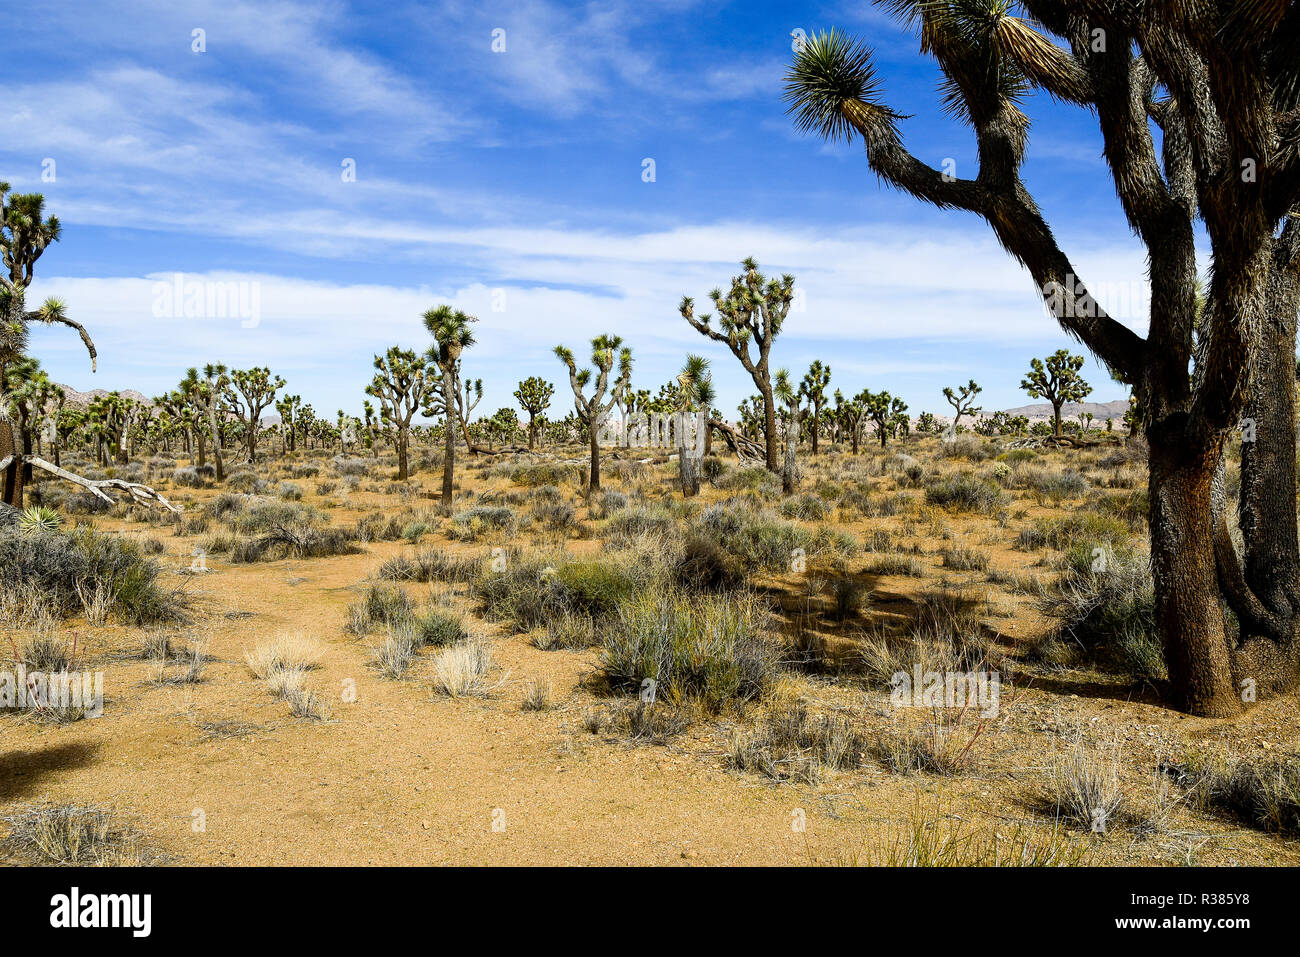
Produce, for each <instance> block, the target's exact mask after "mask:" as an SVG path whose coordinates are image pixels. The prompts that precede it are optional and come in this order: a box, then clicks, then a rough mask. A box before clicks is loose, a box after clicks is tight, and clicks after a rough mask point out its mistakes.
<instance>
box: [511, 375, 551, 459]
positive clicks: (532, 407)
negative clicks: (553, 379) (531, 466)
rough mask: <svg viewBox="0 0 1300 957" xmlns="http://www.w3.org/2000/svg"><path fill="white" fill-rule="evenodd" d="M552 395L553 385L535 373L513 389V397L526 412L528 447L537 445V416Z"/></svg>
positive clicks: (547, 404) (540, 413)
mask: <svg viewBox="0 0 1300 957" xmlns="http://www.w3.org/2000/svg"><path fill="white" fill-rule="evenodd" d="M553 395H555V386H553V385H551V384H550V383H549V382H546V381H544V380H542V379H540V378H538V377H537V376H535V375H530V376H529V377H528V378H527V379H525V380H524V381H523V382H521V383H519V388H517V389H515V399H516V400H518V402H519V407H520V408H521V409H523V410H524V411H525V412H527V413H528V447H529V448H530V449H531V448H534V447H536V445H537V418H538V416H540V415H542V413H544V412H545V411H546V410H547V408H548V407H549V406H550V404H551V396H553Z"/></svg>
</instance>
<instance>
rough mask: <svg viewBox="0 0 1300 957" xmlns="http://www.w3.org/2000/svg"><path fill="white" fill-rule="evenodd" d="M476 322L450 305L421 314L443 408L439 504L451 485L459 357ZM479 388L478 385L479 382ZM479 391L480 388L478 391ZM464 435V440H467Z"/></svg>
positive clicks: (471, 337)
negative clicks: (438, 374) (430, 342)
mask: <svg viewBox="0 0 1300 957" xmlns="http://www.w3.org/2000/svg"><path fill="white" fill-rule="evenodd" d="M475 322H478V319H476V318H475V317H474V316H470V315H466V314H465V313H463V312H461V311H460V310H459V309H452V308H451V306H438V307H436V308H434V309H430V310H429V311H428V312H426V313H425V314H424V327H425V328H426V329H427V330H429V333H430V334H431V335H432V336H433V338H434V341H435V343H436V344H435V345H434V346H433V347H432V348H431V349H430V350H429V355H430V358H432V359H433V360H434V362H436V363H437V366H438V369H439V371H440V372H441V382H440V385H441V392H442V396H441V400H442V401H441V405H442V411H443V433H444V436H443V441H444V448H443V463H442V504H444V505H450V504H451V498H452V485H453V482H454V476H455V470H456V421H455V420H456V418H457V414H456V407H457V401H458V392H457V388H456V387H457V380H458V378H459V376H460V357H461V353H463V352H464V351H465V350H466V349H468V348H469V347H470V346H472V345H473V344H474V331H473V330H472V329H471V328H470V325H471V323H475ZM480 390H481V386H480ZM481 394H482V392H481V391H480V395H481ZM468 438H469V437H468V435H467V436H466V441H467V442H468Z"/></svg>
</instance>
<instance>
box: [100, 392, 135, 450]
mask: <svg viewBox="0 0 1300 957" xmlns="http://www.w3.org/2000/svg"><path fill="white" fill-rule="evenodd" d="M139 413H140V406H139V403H137V402H136V401H135V400H134V399H130V398H127V397H126V396H124V395H122V393H120V392H110V393H108V394H107V395H102V396H99V397H98V398H96V399H92V400H91V402H90V407H89V408H88V409H87V414H88V415H89V417H90V419H91V420H92V421H93V422H96V423H97V424H98V425H99V429H98V432H97V434H99V435H101V436H102V437H103V438H104V439H106V440H107V441H108V443H109V444H110V445H111V446H112V448H113V461H114V462H116V463H117V464H118V465H125V464H126V463H127V449H126V441H127V436H128V435H129V434H130V432H131V428H132V426H133V425H134V424H135V421H136V419H137V418H138V416H139Z"/></svg>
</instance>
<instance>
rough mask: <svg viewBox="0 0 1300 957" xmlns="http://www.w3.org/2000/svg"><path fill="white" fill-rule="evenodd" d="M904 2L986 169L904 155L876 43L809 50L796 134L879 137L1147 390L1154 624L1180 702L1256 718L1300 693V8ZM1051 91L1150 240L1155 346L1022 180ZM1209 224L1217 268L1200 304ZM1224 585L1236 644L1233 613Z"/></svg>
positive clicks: (1115, 368)
mask: <svg viewBox="0 0 1300 957" xmlns="http://www.w3.org/2000/svg"><path fill="white" fill-rule="evenodd" d="M893 7H894V9H895V10H896V11H897V12H899V13H900V14H901V15H902V16H903V17H904V18H905V19H906V20H907V21H908V22H909V23H911V24H913V25H914V26H916V27H917V28H918V30H919V32H920V34H921V39H922V49H923V50H924V51H925V52H926V53H929V54H930V55H932V56H933V57H934V58H935V59H936V60H937V61H938V65H939V68H940V70H941V71H942V72H943V73H944V75H945V78H946V79H945V97H946V100H947V104H948V107H949V109H951V110H952V111H954V112H955V113H956V114H957V115H959V116H960V117H961V118H962V119H963V120H965V121H966V122H967V124H968V125H969V127H970V128H971V130H972V132H973V134H974V137H975V140H976V144H977V147H978V149H977V154H978V157H979V160H978V169H977V171H976V174H975V176H974V177H972V178H961V177H957V176H955V175H951V171H949V172H948V174H947V175H945V174H944V173H940V172H939V171H938V170H935V169H932V168H930V167H928V166H927V165H926V164H924V163H923V162H921V161H920V160H919V159H917V158H916V157H915V156H913V155H912V154H911V153H909V152H908V151H907V150H906V149H905V148H904V146H903V144H902V139H901V137H900V135H899V131H898V125H899V121H900V120H901V119H902V118H903V117H902V116H901V115H900V114H899V113H896V112H894V111H893V110H891V109H890V108H889V107H887V106H885V105H884V104H883V103H882V102H881V100H880V96H879V86H878V83H877V81H876V77H875V72H874V64H873V62H872V60H873V55H872V53H871V51H870V50H869V49H867V48H865V47H863V46H861V45H859V44H857V43H855V42H854V41H852V40H850V39H849V38H847V37H846V36H844V35H843V34H840V33H837V32H834V31H832V32H831V33H829V34H822V35H820V36H817V37H814V38H810V39H809V40H808V41H807V42H806V43H804V44H801V46H800V50H799V52H798V53H797V55H796V61H795V64H794V67H793V69H792V70H791V72H790V74H789V85H788V89H787V97H788V99H789V101H790V103H791V107H792V110H793V111H794V112H795V114H796V116H797V122H798V125H799V126H800V127H802V128H803V129H807V130H815V131H818V132H820V133H821V134H822V135H823V136H826V137H830V138H835V137H855V136H858V135H860V136H861V137H862V138H863V141H864V143H865V145H866V148H867V161H868V164H869V165H870V167H871V168H872V170H873V171H874V172H875V173H876V174H877V175H878V176H879V177H880V178H881V179H883V180H884V181H885V182H887V183H890V184H891V185H894V186H896V187H898V188H900V189H902V190H904V191H906V192H908V193H910V194H911V195H913V196H915V197H916V198H918V199H920V200H922V201H924V202H929V203H932V204H934V205H936V206H939V207H941V208H944V209H961V210H966V211H968V212H971V213H974V214H976V215H978V216H981V217H983V218H984V219H985V220H986V221H987V222H988V223H989V225H990V226H991V227H992V229H993V231H994V233H995V234H996V236H997V238H998V240H999V242H1000V243H1001V244H1002V246H1003V247H1004V248H1006V249H1007V250H1008V252H1010V253H1011V255H1012V256H1014V257H1015V258H1016V259H1017V260H1019V262H1020V263H1021V264H1022V265H1024V266H1025V267H1026V268H1027V269H1028V270H1029V272H1030V274H1031V275H1032V276H1033V278H1034V281H1035V283H1036V284H1037V285H1038V287H1039V291H1040V294H1041V295H1042V297H1043V300H1044V302H1045V303H1046V305H1047V306H1048V309H1049V311H1050V312H1051V313H1052V314H1053V315H1054V317H1055V318H1056V319H1057V321H1058V322H1059V323H1060V325H1061V326H1062V328H1064V329H1065V331H1066V332H1068V333H1070V334H1071V335H1073V336H1075V337H1076V338H1078V339H1079V340H1081V341H1082V342H1083V343H1084V345H1086V346H1087V347H1088V348H1089V349H1090V350H1091V351H1092V352H1093V354H1094V355H1096V356H1097V358H1098V359H1099V360H1100V361H1101V362H1103V363H1104V364H1105V365H1106V366H1107V367H1108V368H1109V370H1110V371H1111V373H1112V374H1113V375H1116V376H1118V377H1119V378H1120V379H1121V380H1122V381H1123V382H1125V383H1128V384H1130V385H1131V386H1132V387H1133V389H1134V392H1135V394H1136V397H1137V399H1138V400H1139V402H1140V404H1141V407H1142V414H1143V418H1142V425H1143V428H1144V431H1145V433H1146V438H1147V444H1148V448H1149V469H1148V474H1149V489H1148V491H1149V500H1150V503H1151V515H1150V529H1151V559H1152V562H1151V564H1152V573H1153V578H1154V583H1155V618H1156V622H1157V628H1158V631H1159V633H1160V637H1161V641H1162V645H1163V648H1164V655H1165V663H1166V666H1167V668H1168V671H1169V676H1170V684H1171V687H1172V690H1173V692H1174V695H1175V698H1176V699H1177V703H1178V704H1179V706H1181V707H1182V708H1184V709H1186V710H1188V711H1191V712H1192V713H1195V714H1201V715H1229V714H1233V713H1235V712H1237V711H1240V709H1241V706H1242V700H1243V696H1244V694H1243V692H1242V691H1241V688H1243V687H1249V688H1255V687H1256V686H1258V688H1259V690H1260V691H1268V690H1275V689H1279V688H1286V687H1291V686H1294V684H1295V682H1296V678H1297V675H1300V641H1297V640H1296V630H1297V619H1298V617H1300V541H1298V538H1297V523H1296V509H1295V500H1296V496H1295V483H1296V477H1295V428H1294V402H1295V396H1294V388H1293V382H1292V379H1293V362H1294V356H1295V341H1296V317H1297V312H1298V311H1300V308H1298V307H1300V270H1297V268H1296V266H1297V263H1300V216H1297V215H1296V214H1297V209H1296V204H1297V200H1300V150H1297V148H1296V136H1297V133H1296V131H1297V126H1296V123H1295V109H1296V107H1297V102H1298V94H1300V57H1298V56H1296V50H1295V40H1294V37H1295V36H1296V35H1297V33H1296V30H1297V26H1298V25H1300V8H1297V7H1296V6H1295V5H1294V4H1288V3H1190V2H1171V3H1165V4H1149V3H1110V2H1100V0H1079V2H1072V0H1071V2H1062V0H1021V2H1020V3H1008V2H1005V0H974V2H961V3H958V2H952V0H950V2H934V0H897V2H895V3H894V4H893ZM1021 10H1023V11H1024V12H1025V13H1026V14H1027V15H1028V16H1027V17H1022V16H1018V15H1017V14H1018V13H1019V12H1020V11H1021ZM1052 37H1055V38H1057V39H1058V40H1059V41H1060V44H1059V45H1058V43H1056V42H1053V39H1052ZM1031 87H1039V88H1041V89H1044V90H1046V91H1047V92H1048V93H1050V94H1051V95H1052V96H1053V97H1055V98H1057V99H1060V100H1063V101H1066V102H1070V103H1075V104H1078V105H1080V106H1082V107H1084V108H1085V109H1087V110H1088V111H1089V114H1090V115H1091V116H1093V117H1095V118H1096V121H1097V123H1098V126H1099V128H1100V132H1101V136H1102V140H1103V144H1104V148H1103V155H1104V157H1105V159H1106V162H1107V163H1108V165H1109V167H1110V172H1111V176H1112V179H1113V181H1114V185H1115V188H1116V192H1117V194H1118V197H1119V201H1120V205H1121V207H1122V208H1123V211H1124V214H1125V216H1126V218H1127V220H1128V222H1129V225H1130V226H1131V228H1132V229H1133V230H1134V232H1135V233H1136V234H1137V235H1138V237H1139V238H1140V239H1141V240H1142V241H1143V242H1144V244H1145V245H1146V247H1147V252H1148V274H1149V276H1150V283H1151V296H1150V300H1149V301H1150V304H1151V305H1150V314H1149V316H1148V323H1147V328H1148V333H1147V335H1146V337H1145V338H1143V337H1142V336H1140V335H1138V334H1137V333H1135V332H1133V331H1132V330H1131V329H1129V328H1128V327H1127V326H1125V325H1124V324H1122V323H1120V322H1118V321H1117V320H1116V319H1114V318H1113V317H1112V316H1110V315H1109V314H1108V313H1107V312H1106V310H1105V309H1103V308H1102V307H1101V306H1099V305H1098V304H1097V302H1096V300H1095V298H1094V297H1093V296H1092V295H1091V294H1090V293H1089V291H1088V288H1087V286H1086V285H1085V284H1083V283H1082V282H1081V281H1080V279H1079V278H1078V272H1077V270H1076V269H1075V268H1074V266H1073V264H1072V263H1071V262H1070V260H1069V258H1068V257H1067V256H1066V255H1065V253H1064V252H1063V251H1062V250H1061V248H1060V246H1059V245H1058V243H1057V241H1056V238H1055V237H1054V235H1053V234H1052V231H1051V229H1050V228H1049V227H1048V225H1047V223H1046V222H1045V220H1044V219H1043V217H1042V214H1041V212H1040V210H1039V207H1038V206H1037V204H1036V203H1035V202H1034V200H1033V197H1032V196H1031V194H1030V193H1029V190H1028V188H1027V186H1026V185H1025V183H1024V181H1023V179H1022V178H1021V176H1020V166H1021V164H1022V163H1023V161H1024V158H1025V153H1026V147H1027V143H1028V128H1029V122H1028V119H1027V117H1026V116H1025V115H1024V114H1023V113H1022V112H1021V110H1020V108H1019V104H1020V103H1021V102H1023V98H1024V94H1025V93H1026V92H1027V91H1028V90H1029V88H1031ZM1153 127H1156V128H1158V129H1159V131H1160V134H1161V142H1160V144H1159V145H1157V143H1156V138H1155V136H1154V134H1153ZM1202 227H1203V230H1204V235H1206V236H1207V237H1208V239H1209V243H1210V254H1211V259H1212V262H1213V268H1212V271H1211V275H1212V279H1211V281H1210V284H1209V289H1208V293H1207V295H1206V297H1205V304H1204V308H1203V309H1202V308H1201V304H1200V303H1199V302H1198V295H1197V291H1196V277H1197V252H1196V238H1197V234H1198V230H1200V229H1201V228H1202ZM1189 372H1190V375H1189ZM1243 413H1244V415H1245V417H1246V418H1247V419H1248V420H1250V421H1253V422H1254V423H1255V424H1256V431H1255V435H1256V441H1254V442H1249V443H1243V449H1242V470H1241V474H1242V478H1241V493H1240V494H1241V501H1240V506H1239V511H1240V514H1241V528H1242V535H1243V540H1244V543H1245V550H1246V553H1245V561H1244V565H1243V562H1242V560H1241V558H1240V557H1238V555H1237V552H1236V546H1235V544H1234V543H1233V541H1232V538H1231V536H1230V535H1229V534H1228V525H1227V509H1226V496H1225V494H1224V491H1223V488H1224V484H1223V481H1222V464H1223V452H1224V448H1225V444H1226V440H1227V437H1228V435H1229V433H1230V432H1231V431H1233V430H1234V429H1236V428H1237V427H1238V425H1239V423H1240V421H1241V418H1242V415H1243ZM1221 590H1222V594H1223V596H1224V597H1226V599H1227V601H1228V604H1229V606H1230V607H1231V608H1232V610H1233V611H1234V612H1235V613H1236V616H1237V618H1238V620H1239V621H1240V622H1241V625H1242V627H1241V629H1240V636H1239V637H1237V636H1234V635H1230V634H1229V632H1228V631H1227V629H1226V627H1225V622H1224V615H1223V609H1222V606H1221V604H1220V593H1221ZM1239 686H1240V687H1239Z"/></svg>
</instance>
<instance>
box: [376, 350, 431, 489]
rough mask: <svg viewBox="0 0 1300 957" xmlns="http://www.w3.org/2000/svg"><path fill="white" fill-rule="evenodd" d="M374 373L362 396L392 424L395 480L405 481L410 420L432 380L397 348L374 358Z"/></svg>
mask: <svg viewBox="0 0 1300 957" xmlns="http://www.w3.org/2000/svg"><path fill="white" fill-rule="evenodd" d="M375 370H376V371H375V377H374V378H373V379H372V380H371V381H370V384H369V385H368V386H366V395H368V396H371V397H373V398H376V399H378V400H379V407H380V415H381V416H382V417H383V418H384V419H385V420H386V421H388V422H390V423H392V426H393V447H394V450H395V451H396V452H397V479H398V481H405V480H406V479H407V478H409V477H410V474H411V469H410V448H411V420H412V419H413V418H414V417H415V413H416V412H417V411H419V409H420V408H421V407H422V406H423V405H424V401H425V399H426V397H427V396H428V394H429V390H430V389H431V388H432V387H433V380H432V377H431V376H430V375H429V366H428V363H427V361H426V360H425V359H424V358H423V357H421V356H418V355H416V354H415V352H414V351H413V350H411V349H403V348H401V347H400V346H393V347H392V348H390V349H389V350H388V352H387V353H386V354H385V355H382V356H375Z"/></svg>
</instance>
